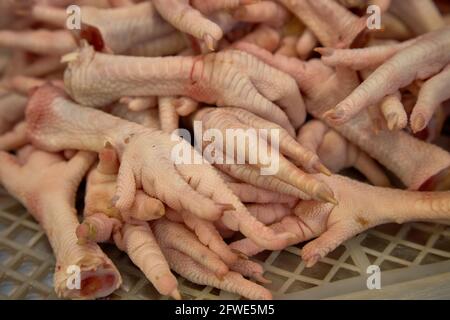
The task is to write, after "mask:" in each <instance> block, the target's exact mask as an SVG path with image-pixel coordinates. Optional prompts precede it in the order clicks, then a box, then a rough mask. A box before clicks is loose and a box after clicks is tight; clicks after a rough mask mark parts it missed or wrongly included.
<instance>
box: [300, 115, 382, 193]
mask: <svg viewBox="0 0 450 320" xmlns="http://www.w3.org/2000/svg"><path fill="white" fill-rule="evenodd" d="M297 140H298V141H299V142H300V143H301V144H302V145H304V146H305V147H307V148H308V149H310V150H313V151H316V152H317V154H318V155H319V158H320V159H321V160H322V161H323V162H324V163H326V165H327V167H329V168H331V170H332V171H333V172H339V171H341V170H343V169H345V168H349V167H354V168H355V169H357V170H358V171H360V172H361V173H362V174H363V175H364V176H365V177H366V178H367V179H368V180H369V181H370V182H371V183H372V184H374V185H376V186H382V187H387V186H390V182H389V179H388V177H387V176H386V174H385V173H384V172H383V169H382V168H380V166H379V165H378V164H377V163H376V162H375V161H374V160H373V159H372V158H371V157H370V156H369V155H368V154H367V153H365V152H364V151H362V150H361V149H360V148H358V147H357V146H355V145H354V144H352V143H351V142H349V141H348V140H346V139H345V138H344V137H343V136H341V135H340V134H339V133H338V132H336V131H334V130H333V129H330V128H329V127H328V126H327V125H326V124H325V123H323V122H321V121H319V120H310V121H308V122H307V123H306V124H305V125H304V126H303V127H302V128H301V129H300V131H299V133H298V136H297Z"/></svg>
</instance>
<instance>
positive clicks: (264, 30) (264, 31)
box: [232, 25, 281, 52]
mask: <svg viewBox="0 0 450 320" xmlns="http://www.w3.org/2000/svg"><path fill="white" fill-rule="evenodd" d="M280 41H281V39H280V33H279V31H277V30H275V29H273V28H270V27H268V26H265V25H260V26H258V27H257V28H256V29H255V30H253V31H252V32H250V33H248V34H247V35H245V36H244V37H243V38H241V39H239V40H238V41H237V42H235V43H234V44H233V45H232V47H233V46H235V45H236V44H238V43H242V42H247V43H251V44H254V45H256V46H258V47H261V48H263V49H266V50H268V51H270V52H274V51H275V50H276V49H277V48H278V46H279V44H280Z"/></svg>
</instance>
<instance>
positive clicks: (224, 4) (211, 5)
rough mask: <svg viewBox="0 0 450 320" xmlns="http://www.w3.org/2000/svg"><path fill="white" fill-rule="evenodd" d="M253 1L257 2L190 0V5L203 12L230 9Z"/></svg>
mask: <svg viewBox="0 0 450 320" xmlns="http://www.w3.org/2000/svg"><path fill="white" fill-rule="evenodd" d="M255 2H258V0H191V4H192V6H193V7H194V8H196V9H197V10H199V11H200V12H202V13H203V14H208V13H212V12H215V11H220V10H232V9H236V8H238V7H240V6H245V5H248V4H252V3H255Z"/></svg>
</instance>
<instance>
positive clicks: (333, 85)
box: [239, 44, 450, 190]
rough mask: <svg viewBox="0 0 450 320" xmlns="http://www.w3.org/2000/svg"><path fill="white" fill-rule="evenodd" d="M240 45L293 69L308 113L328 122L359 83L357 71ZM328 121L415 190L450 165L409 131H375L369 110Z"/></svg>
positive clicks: (449, 158) (438, 151) (439, 152)
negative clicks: (328, 115)
mask: <svg viewBox="0 0 450 320" xmlns="http://www.w3.org/2000/svg"><path fill="white" fill-rule="evenodd" d="M239 48H240V49H242V50H246V51H247V52H250V53H252V54H254V55H256V56H257V57H258V58H259V59H261V60H263V61H264V62H265V63H268V64H270V65H272V66H274V67H277V68H279V69H280V70H283V71H285V72H289V73H290V74H291V76H293V77H294V78H295V79H296V80H297V83H298V85H299V86H300V88H301V89H302V91H303V92H304V93H305V95H306V106H307V109H308V112H310V113H311V114H312V115H313V116H315V117H316V118H318V119H322V120H324V121H325V122H327V120H328V119H327V118H325V117H324V113H325V112H326V111H328V110H329V109H331V108H332V107H333V106H335V105H336V104H337V103H338V102H339V101H341V100H342V99H344V98H345V97H346V96H347V95H348V94H349V93H350V92H351V91H352V90H354V89H355V88H356V87H357V86H358V84H359V80H358V78H357V76H356V74H355V73H354V72H350V71H349V70H346V69H343V68H338V69H337V71H338V72H334V71H333V69H331V68H328V67H327V66H325V65H324V64H323V63H321V62H320V61H319V60H310V61H309V62H308V63H304V62H301V61H299V60H297V59H288V58H284V57H273V56H272V55H271V54H270V53H269V52H267V51H264V50H262V49H260V48H258V47H255V46H251V45H247V44H246V45H241V46H240V47H239ZM327 124H328V125H330V126H331V127H333V128H334V129H335V130H336V131H338V132H339V133H341V134H342V135H343V136H344V137H346V138H347V139H348V140H349V141H351V142H353V143H354V144H356V145H357V146H359V147H360V148H361V149H362V150H364V151H365V152H367V154H369V155H370V156H371V157H372V158H374V159H376V160H378V162H380V163H381V164H382V165H384V166H385V167H386V168H388V169H389V170H390V171H391V172H394V173H395V174H396V175H397V176H398V177H399V178H400V179H401V181H402V182H403V183H404V184H405V185H406V186H407V187H408V188H409V189H411V190H417V189H419V188H420V187H421V186H422V185H423V184H424V183H425V182H427V181H428V180H429V179H431V178H433V177H434V176H436V175H437V174H439V173H440V172H441V171H443V170H445V169H446V168H448V167H449V166H450V155H449V154H448V152H446V151H444V150H442V149H440V148H439V147H437V146H435V145H432V144H428V143H424V142H422V141H420V140H418V139H415V138H413V137H411V136H410V135H408V134H407V133H405V132H402V131H393V132H390V131H387V130H383V131H381V132H379V133H378V134H375V132H374V131H373V130H372V122H371V119H370V116H369V114H368V113H367V112H366V111H364V112H361V113H360V114H359V115H358V116H357V117H356V118H354V119H352V120H351V121H349V122H347V123H345V124H343V125H340V126H335V125H334V123H327ZM412 155H413V156H412ZM430 159H433V161H430Z"/></svg>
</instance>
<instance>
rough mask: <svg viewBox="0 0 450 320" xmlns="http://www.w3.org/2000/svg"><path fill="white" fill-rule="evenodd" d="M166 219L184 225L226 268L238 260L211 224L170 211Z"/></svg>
mask: <svg viewBox="0 0 450 320" xmlns="http://www.w3.org/2000/svg"><path fill="white" fill-rule="evenodd" d="M167 218H168V219H169V220H170V221H173V222H180V223H184V224H185V226H186V227H188V228H189V229H190V230H191V231H192V232H193V233H195V235H196V236H197V238H198V240H199V241H200V242H201V243H202V244H203V245H204V246H206V247H208V248H209V249H210V250H211V251H212V252H214V253H215V254H217V255H218V256H219V257H220V258H221V259H222V260H223V262H224V263H226V264H227V265H228V266H232V265H233V264H234V263H235V262H236V261H237V260H238V255H237V254H236V253H235V252H233V251H232V250H231V249H230V247H228V245H227V244H226V243H225V241H224V240H223V239H222V237H221V235H220V234H219V232H218V231H217V229H216V227H215V226H214V224H213V223H212V222H210V221H206V220H203V219H200V218H197V217H196V216H194V215H193V214H191V213H189V212H187V211H182V212H176V211H174V210H172V209H169V210H168V212H167Z"/></svg>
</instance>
